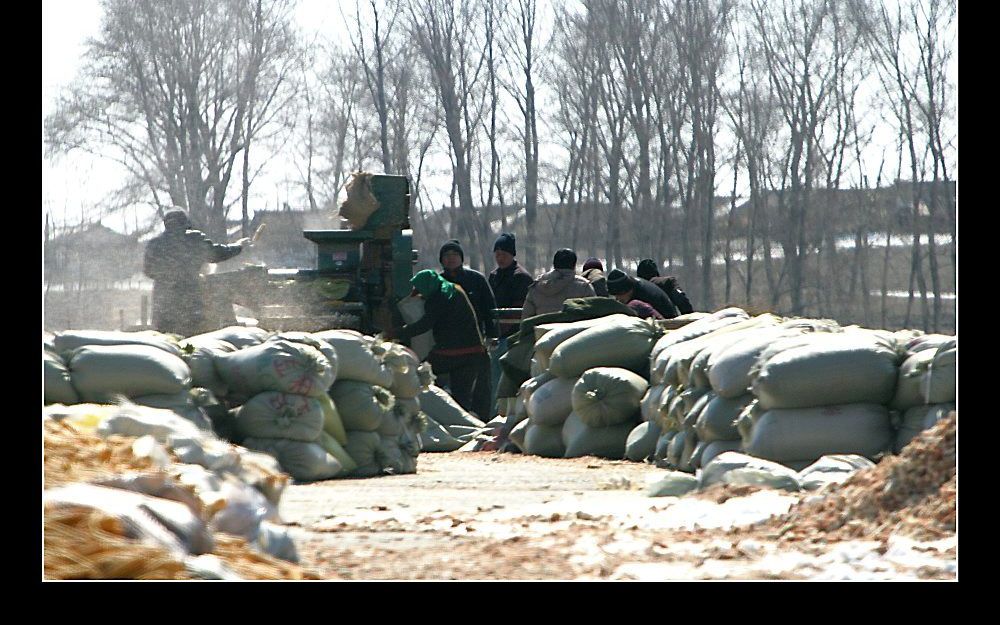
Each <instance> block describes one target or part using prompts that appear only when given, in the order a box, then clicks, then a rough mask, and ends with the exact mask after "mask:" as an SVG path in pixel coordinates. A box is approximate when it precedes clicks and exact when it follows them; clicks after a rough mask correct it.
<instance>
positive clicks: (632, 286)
mask: <svg viewBox="0 0 1000 625" xmlns="http://www.w3.org/2000/svg"><path fill="white" fill-rule="evenodd" d="M608 293H610V294H611V295H612V296H613V297H614V298H615V299H617V300H618V301H619V302H621V303H622V304H626V305H627V304H628V303H629V302H631V301H632V300H639V301H640V302H645V303H647V304H649V305H650V306H652V307H653V308H654V309H656V311H657V312H658V313H660V314H661V315H663V318H664V319H672V318H674V317H676V316H677V308H676V307H675V306H674V304H673V302H671V301H670V298H669V297H667V294H666V293H664V292H663V291H662V290H661V289H659V288H658V287H657V286H656V285H654V284H653V283H652V282H650V281H648V280H643V279H642V278H633V277H632V276H630V275H628V274H627V273H625V272H624V271H622V270H621V269H612V270H611V273H609V274H608ZM637 312H638V311H637Z"/></svg>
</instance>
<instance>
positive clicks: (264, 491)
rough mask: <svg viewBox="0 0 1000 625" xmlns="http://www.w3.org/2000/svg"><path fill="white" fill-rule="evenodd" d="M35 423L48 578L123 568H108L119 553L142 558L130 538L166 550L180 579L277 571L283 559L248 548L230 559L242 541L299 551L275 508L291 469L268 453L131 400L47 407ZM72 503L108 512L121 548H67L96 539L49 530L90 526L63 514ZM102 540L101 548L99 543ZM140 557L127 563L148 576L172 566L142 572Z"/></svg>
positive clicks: (289, 557) (108, 529) (282, 554)
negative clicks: (275, 562) (39, 431)
mask: <svg viewBox="0 0 1000 625" xmlns="http://www.w3.org/2000/svg"><path fill="white" fill-rule="evenodd" d="M43 430H44V432H45V468H46V470H45V481H46V483H45V486H46V489H45V491H44V493H43V500H44V507H45V515H46V526H47V528H50V525H51V528H50V529H53V530H54V531H53V538H52V540H51V541H50V540H49V538H50V537H49V532H48V531H47V532H46V554H45V557H46V576H54V577H62V578H82V577H107V576H112V577H115V576H125V577H131V576H132V574H130V573H128V572H126V571H124V570H121V571H118V572H117V574H115V572H114V571H112V570H110V569H108V567H111V566H119V565H124V564H125V563H124V562H122V560H126V559H128V557H129V556H128V553H132V554H133V555H134V556H136V558H134V559H139V560H141V557H140V556H141V552H137V551H136V550H135V548H133V547H130V545H136V544H143V545H147V546H152V547H154V548H155V551H156V552H157V553H160V554H163V553H164V552H165V554H166V556H167V558H168V560H171V561H173V562H179V563H181V565H180V566H182V568H184V569H186V571H187V574H188V575H187V576H189V577H192V576H193V577H200V578H212V579H220V578H221V579H241V578H243V577H246V576H247V575H246V574H248V575H249V576H250V577H261V576H263V577H272V576H284V575H282V570H281V569H282V567H277V569H276V568H275V567H273V566H268V567H263V568H262V567H261V566H254V565H253V562H254V557H253V556H243V557H239V558H236V557H235V556H237V555H239V554H238V553H237V552H240V551H244V550H245V549H244V547H243V545H246V546H249V547H250V548H252V549H254V550H256V551H257V552H259V553H262V554H268V555H269V556H272V557H274V558H279V559H281V560H285V561H288V562H297V561H298V555H297V551H296V548H295V544H294V541H293V538H292V536H291V534H290V533H289V530H288V529H287V528H286V527H283V526H282V525H281V523H282V521H281V518H280V516H279V515H278V506H279V503H280V499H281V496H282V493H283V492H284V489H285V487H286V485H287V484H288V481H289V477H288V475H286V474H285V473H284V472H283V471H281V468H280V466H279V464H278V463H277V462H276V461H275V460H274V459H273V458H272V457H270V456H268V455H266V454H260V453H256V452H253V451H249V450H247V449H244V448H242V447H239V446H236V445H232V444H229V443H227V442H225V441H223V440H221V439H219V438H218V437H216V436H215V435H214V434H212V433H211V432H206V431H204V430H201V429H199V428H198V427H196V426H195V425H194V424H192V423H191V422H190V421H188V420H186V419H184V418H182V417H180V416H178V415H177V414H176V413H174V412H172V411H169V410H164V409H158V408H150V407H146V406H141V405H138V404H134V403H132V402H129V401H123V402H122V403H121V404H120V405H107V404H75V405H69V406H66V405H52V406H47V407H45V408H44V409H43ZM102 439H103V440H104V441H106V442H105V443H103V444H102V443H101V440H102ZM101 447H105V448H106V449H107V451H103V452H102V451H101ZM81 513H84V514H85V516H87V515H89V516H94V515H96V517H101V518H108V517H110V518H111V519H114V520H115V522H114V523H112V524H111V525H103V524H102V527H103V528H104V529H103V530H102V531H103V532H104V533H111V534H114V535H115V536H119V535H120V537H121V539H122V540H121V541H118V542H120V543H121V545H120V547H121V548H120V549H116V550H115V551H116V553H103V552H102V553H101V554H98V553H96V552H95V553H89V551H88V554H85V555H86V556H87V557H83V556H81V557H76V556H73V553H76V551H79V550H80V549H87V550H90V551H93V550H94V549H99V546H98V545H82V544H74V541H72V540H69V541H68V542H67V541H62V542H60V541H59V540H58V538H57V536H56V534H57V533H58V534H59V535H63V534H65V535H66V537H67V539H71V538H72V536H74V535H77V534H80V533H86V531H95V528H93V527H90V528H89V530H88V527H87V526H88V523H86V522H84V523H82V524H81V523H77V522H75V521H73V519H71V518H69V517H74V518H75V517H78V516H79V515H80V514H81ZM67 515H69V516H67ZM96 517H95V518H96ZM90 525H93V524H92V523H91V524H90ZM115 527H117V528H118V529H117V530H113V529H112V528H115ZM100 538H101V540H104V539H108V540H111V539H112V538H114V537H112V536H103V535H102V536H101V537H100ZM237 538H238V539H240V540H235V539H237ZM79 542H80V541H79V540H78V541H76V543H79ZM112 542H114V541H112ZM105 547H107V545H104V546H103V547H100V549H104V550H105V551H107V549H105ZM212 554H215V555H212ZM223 555H224V556H225V557H223ZM216 556H219V557H216ZM115 560H119V562H114V561H115ZM256 560H257V562H258V564H264V563H267V562H269V561H268V560H266V559H264V560H261V559H260V558H256ZM239 562H242V564H240V563H239ZM149 566H152V565H144V564H143V563H142V562H135V563H133V565H132V567H133V568H135V567H138V568H136V570H135V571H133V572H134V573H135V575H136V576H143V575H147V574H148V575H152V576H154V577H161V576H163V575H164V573H169V571H166V570H165V569H163V568H162V567H161V568H160V570H157V571H153V570H147V569H149ZM234 566H235V567H236V569H239V568H241V567H242V568H245V569H246V570H245V571H243V572H241V571H239V570H235V569H234ZM167 568H169V567H167ZM140 569H142V570H140ZM143 571H145V572H143ZM286 572H288V571H286ZM242 573H245V574H242ZM300 577H301V576H300Z"/></svg>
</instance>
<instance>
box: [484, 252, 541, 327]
mask: <svg viewBox="0 0 1000 625" xmlns="http://www.w3.org/2000/svg"><path fill="white" fill-rule="evenodd" d="M515 256H517V240H516V239H515V237H514V235H513V234H512V233H507V232H505V233H503V234H501V235H500V236H499V237H497V240H496V242H495V243H493V258H494V260H496V263H497V266H496V269H494V270H493V271H491V272H490V276H489V282H490V288H492V289H493V297H494V298H495V299H496V305H497V308H521V307H522V306H524V298H525V297H527V296H528V287H530V286H531V283H532V282H534V281H535V279H534V278H532V277H531V274H530V273H528V272H527V271H525V269H524V267H522V266H521V265H519V264H518V262H517V259H516V258H514V257H515ZM516 331H517V326H513V327H511V328H507V329H504V330H503V331H502V332H501V336H510V335H511V334H513V333H514V332H516Z"/></svg>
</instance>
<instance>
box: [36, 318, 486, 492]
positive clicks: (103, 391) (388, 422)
mask: <svg viewBox="0 0 1000 625" xmlns="http://www.w3.org/2000/svg"><path fill="white" fill-rule="evenodd" d="M42 352H43V366H44V372H45V391H44V393H45V403H46V404H56V403H59V404H64V405H72V404H76V403H80V402H95V403H111V402H118V401H121V400H122V398H125V399H128V400H130V401H131V402H134V403H136V404H140V405H145V406H152V407H157V408H164V409H168V410H171V411H173V412H174V413H176V414H178V415H179V416H181V417H183V418H185V419H187V420H189V421H192V422H194V423H195V424H196V425H198V427H199V428H200V429H201V430H203V431H212V432H215V433H217V434H218V435H219V436H221V437H222V438H224V439H226V440H228V441H231V442H234V443H237V444H239V445H242V446H245V447H247V448H250V449H254V450H258V451H263V452H266V453H268V454H271V455H273V456H274V457H275V458H277V459H278V461H279V463H280V464H281V466H282V467H283V468H284V470H285V471H287V472H288V473H289V474H290V475H292V476H293V477H294V478H295V479H297V480H302V481H312V480H322V479H330V478H336V477H371V476H374V475H380V474H401V473H413V472H415V471H416V458H417V455H418V454H419V452H420V450H421V442H422V441H421V436H422V435H423V430H424V427H425V424H426V423H427V420H426V418H425V417H424V415H423V413H422V412H421V410H420V401H419V396H420V395H421V393H423V392H425V391H426V390H428V387H430V386H431V384H432V382H433V379H432V377H431V378H428V375H429V372H428V374H425V375H422V374H421V373H420V372H419V371H418V369H420V366H421V365H420V361H419V359H418V358H417V356H416V354H415V353H413V352H412V351H411V350H409V349H408V348H406V347H403V346H401V345H398V344H395V343H391V342H387V341H382V340H381V339H380V338H379V337H372V336H365V335H363V334H361V333H359V332H355V331H351V330H328V331H324V332H319V333H305V332H283V333H277V334H271V333H269V332H267V331H265V330H262V329H259V328H248V327H242V326H233V327H229V328H223V329H221V330H218V331H215V332H209V333H206V334H200V335H197V336H192V337H188V338H186V339H176V338H175V337H172V336H169V335H163V334H159V333H155V332H146V333H143V332H96V331H86V332H64V333H59V334H57V335H54V336H52V337H51V338H50V339H48V340H45V339H44V338H43V349H42ZM442 393H443V391H442ZM449 399H450V398H449ZM463 412H464V411H463ZM480 425H481V424H480ZM424 436H426V435H424ZM432 436H433V435H432ZM428 442H429V443H430V446H431V447H433V446H434V442H433V440H430V438H429V441H428Z"/></svg>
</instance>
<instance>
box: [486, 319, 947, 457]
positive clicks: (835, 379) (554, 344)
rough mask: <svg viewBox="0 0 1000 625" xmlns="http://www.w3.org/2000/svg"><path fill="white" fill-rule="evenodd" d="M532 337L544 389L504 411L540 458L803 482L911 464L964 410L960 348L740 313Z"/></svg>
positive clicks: (600, 322)
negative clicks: (738, 458) (766, 471)
mask: <svg viewBox="0 0 1000 625" xmlns="http://www.w3.org/2000/svg"><path fill="white" fill-rule="evenodd" d="M528 325H529V326H530V330H531V331H532V332H533V337H531V338H532V339H533V340H528V341H525V340H524V338H525V337H524V334H525V324H522V328H521V331H520V336H519V339H520V340H519V343H520V344H521V345H524V344H525V343H527V344H529V345H530V350H531V351H530V374H531V377H530V378H528V379H527V380H526V381H525V382H523V383H522V384H521V385H520V387H519V389H518V390H517V393H516V396H514V397H508V398H506V399H501V401H500V409H499V411H500V413H501V415H502V416H503V419H504V422H505V427H506V430H507V431H508V432H509V433H510V434H509V436H510V440H511V441H512V442H513V444H514V445H516V446H517V447H518V448H519V449H520V450H521V451H523V452H525V453H528V454H534V455H539V456H545V457H575V456H580V455H595V456H602V457H607V458H628V459H630V460H634V461H653V462H655V463H656V464H657V465H658V466H661V467H666V468H672V469H678V470H681V471H686V472H689V473H693V472H695V471H696V470H698V469H700V468H702V467H705V466H706V465H708V464H709V463H710V462H711V461H712V460H713V459H715V458H717V457H719V456H720V455H722V454H726V453H742V454H746V455H747V456H748V457H754V458H757V459H760V460H765V461H770V462H774V463H780V464H781V465H784V466H786V467H790V468H792V469H793V470H802V469H804V468H806V467H809V466H811V465H813V464H814V463H816V462H817V461H819V460H820V459H822V458H825V457H828V456H830V457H852V458H868V459H877V458H878V457H879V456H880V455H882V454H884V453H888V452H890V451H895V452H897V453H898V452H899V450H900V449H902V447H903V446H904V445H905V444H906V443H907V442H909V440H911V439H912V438H913V437H914V436H915V435H916V434H917V433H919V432H920V431H922V430H923V429H926V428H928V427H930V426H931V425H933V424H934V423H935V422H937V421H938V420H939V419H941V418H943V417H944V416H945V415H947V413H948V412H949V411H950V410H953V409H954V407H955V405H954V400H955V373H956V370H955V363H956V345H957V343H956V339H955V337H951V336H945V335H923V334H922V333H919V332H916V331H911V330H907V331H900V332H888V331H880V330H870V329H865V328H860V327H857V326H850V327H842V326H840V325H838V324H837V323H836V322H834V321H830V320H821V319H783V318H780V317H777V316H775V315H772V314H763V315H758V316H754V317H751V316H750V315H749V314H747V312H746V311H744V310H742V309H740V308H735V307H733V308H726V309H723V310H719V311H717V312H715V313H712V314H709V315H703V316H700V317H699V318H698V319H697V320H695V321H693V322H691V323H689V324H687V325H685V326H682V327H680V328H678V329H673V330H666V331H664V330H661V328H662V327H663V324H659V325H658V324H657V323H656V322H649V321H643V320H641V319H638V318H636V317H634V316H629V315H627V314H623V313H616V312H612V313H611V314H607V315H604V316H598V317H594V318H586V319H582V320H579V321H571V322H558V323H536V324H528ZM517 357H520V358H522V359H523V358H524V357H525V356H524V355H523V354H521V355H519V356H517ZM505 358H506V357H505ZM510 372H511V368H510V367H505V368H504V375H507V376H509V377H513V376H511V373H510ZM515 373H516V372H515ZM503 386H504V385H503V384H501V387H503ZM855 464H856V463H855Z"/></svg>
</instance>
